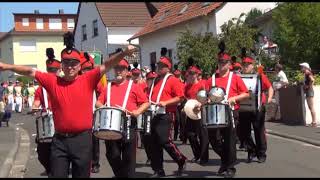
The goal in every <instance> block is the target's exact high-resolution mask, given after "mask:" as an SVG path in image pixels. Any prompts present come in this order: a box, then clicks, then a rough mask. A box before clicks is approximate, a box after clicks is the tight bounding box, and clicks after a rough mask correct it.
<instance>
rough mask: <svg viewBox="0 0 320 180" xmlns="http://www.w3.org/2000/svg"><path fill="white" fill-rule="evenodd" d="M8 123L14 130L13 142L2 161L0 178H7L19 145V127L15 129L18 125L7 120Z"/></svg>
mask: <svg viewBox="0 0 320 180" xmlns="http://www.w3.org/2000/svg"><path fill="white" fill-rule="evenodd" d="M9 124H10V126H11V127H13V128H14V130H15V131H16V133H15V142H14V145H13V148H12V150H11V151H10V152H9V153H8V156H7V158H6V160H5V161H4V163H3V164H2V166H1V167H0V178H7V177H8V176H9V173H10V171H11V169H12V166H13V163H14V160H15V158H16V155H17V152H18V149H19V145H20V135H21V132H20V128H19V130H17V128H18V127H17V126H16V125H15V124H12V123H11V122H9Z"/></svg>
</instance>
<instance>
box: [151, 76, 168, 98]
mask: <svg viewBox="0 0 320 180" xmlns="http://www.w3.org/2000/svg"><path fill="white" fill-rule="evenodd" d="M171 75H172V74H170V73H168V74H166V75H165V76H164V78H163V81H162V84H161V87H160V90H159V93H158V96H157V102H156V103H159V101H160V97H161V94H162V91H163V89H164V86H165V84H166V82H167V80H168V78H169V76H171ZM154 82H155V79H154V80H153V82H152V86H151V89H150V94H149V102H151V96H152V91H153V87H154Z"/></svg>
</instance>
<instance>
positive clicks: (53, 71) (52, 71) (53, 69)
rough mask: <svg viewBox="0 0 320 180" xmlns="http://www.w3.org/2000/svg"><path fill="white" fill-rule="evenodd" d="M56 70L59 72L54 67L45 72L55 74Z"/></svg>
mask: <svg viewBox="0 0 320 180" xmlns="http://www.w3.org/2000/svg"><path fill="white" fill-rule="evenodd" d="M58 70H59V69H58V68H54V67H48V68H47V72H49V73H56V72H57V71H58Z"/></svg>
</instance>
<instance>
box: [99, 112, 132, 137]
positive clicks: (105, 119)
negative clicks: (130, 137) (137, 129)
mask: <svg viewBox="0 0 320 180" xmlns="http://www.w3.org/2000/svg"><path fill="white" fill-rule="evenodd" d="M125 121H126V114H125V112H124V111H123V110H121V109H119V108H115V107H103V108H99V109H96V110H95V112H94V125H93V134H94V135H95V136H96V137H98V138H99V139H104V140H119V139H121V138H123V136H124V135H125V124H124V123H125Z"/></svg>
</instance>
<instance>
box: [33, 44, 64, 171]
mask: <svg viewBox="0 0 320 180" xmlns="http://www.w3.org/2000/svg"><path fill="white" fill-rule="evenodd" d="M46 55H47V57H48V59H47V60H46V66H47V72H48V73H52V74H54V75H58V74H59V72H60V70H61V62H60V61H58V60H56V59H54V50H53V49H52V48H47V49H46ZM44 91H45V92H44ZM45 102H48V104H47V105H46V103H45ZM40 107H41V108H42V111H41V112H47V111H51V109H52V106H51V100H50V97H49V96H48V95H47V92H46V90H45V89H44V88H43V87H42V86H39V87H38V89H36V91H35V96H34V101H33V104H32V108H31V109H38V108H40ZM35 142H36V144H37V153H38V160H39V162H40V163H41V164H42V166H43V167H44V168H45V173H42V174H47V175H50V172H51V171H50V169H51V168H50V153H51V150H50V148H51V143H52V142H50V141H48V142H39V139H38V137H36V139H35Z"/></svg>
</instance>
